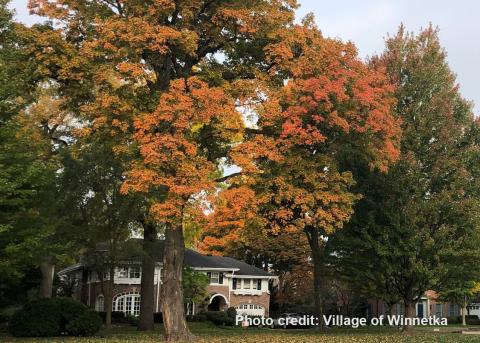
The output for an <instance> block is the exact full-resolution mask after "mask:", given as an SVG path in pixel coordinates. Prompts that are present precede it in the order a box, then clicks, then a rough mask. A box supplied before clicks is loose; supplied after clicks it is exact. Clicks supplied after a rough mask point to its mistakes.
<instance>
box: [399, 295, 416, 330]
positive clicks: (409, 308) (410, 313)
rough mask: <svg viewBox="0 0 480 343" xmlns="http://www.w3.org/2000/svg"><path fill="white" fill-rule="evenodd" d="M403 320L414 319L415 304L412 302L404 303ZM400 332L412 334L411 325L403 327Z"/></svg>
mask: <svg viewBox="0 0 480 343" xmlns="http://www.w3.org/2000/svg"><path fill="white" fill-rule="evenodd" d="M405 318H415V302H414V301H413V300H406V301H405ZM402 332H404V333H412V332H413V325H404V326H403V328H402Z"/></svg>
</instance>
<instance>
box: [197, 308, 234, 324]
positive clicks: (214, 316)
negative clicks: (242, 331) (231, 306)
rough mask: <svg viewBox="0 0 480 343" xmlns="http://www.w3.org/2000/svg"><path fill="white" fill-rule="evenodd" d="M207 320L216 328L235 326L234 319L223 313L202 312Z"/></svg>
mask: <svg viewBox="0 0 480 343" xmlns="http://www.w3.org/2000/svg"><path fill="white" fill-rule="evenodd" d="M204 313H205V316H206V318H207V320H209V321H211V322H212V323H214V324H215V325H217V326H220V325H223V326H232V325H234V324H235V319H234V318H230V317H229V316H228V315H227V312H225V311H207V312H204Z"/></svg>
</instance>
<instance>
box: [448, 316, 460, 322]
mask: <svg viewBox="0 0 480 343" xmlns="http://www.w3.org/2000/svg"><path fill="white" fill-rule="evenodd" d="M447 323H448V324H458V323H459V321H458V317H457V316H451V317H447Z"/></svg>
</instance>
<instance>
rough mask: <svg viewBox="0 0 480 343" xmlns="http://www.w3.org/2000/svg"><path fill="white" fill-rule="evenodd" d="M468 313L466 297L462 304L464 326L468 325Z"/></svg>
mask: <svg viewBox="0 0 480 343" xmlns="http://www.w3.org/2000/svg"><path fill="white" fill-rule="evenodd" d="M466 313H467V299H466V297H464V298H463V302H462V326H466V325H467V319H466V317H465V315H466Z"/></svg>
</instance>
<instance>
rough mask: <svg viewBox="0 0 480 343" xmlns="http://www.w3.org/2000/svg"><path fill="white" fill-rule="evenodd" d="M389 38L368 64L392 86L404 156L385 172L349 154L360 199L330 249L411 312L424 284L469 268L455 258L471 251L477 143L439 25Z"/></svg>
mask: <svg viewBox="0 0 480 343" xmlns="http://www.w3.org/2000/svg"><path fill="white" fill-rule="evenodd" d="M386 44H387V49H386V51H385V52H384V53H383V55H382V56H380V57H379V58H375V59H374V60H373V61H372V63H373V64H375V65H377V66H382V67H384V68H386V71H387V74H388V75H389V78H390V79H391V81H392V82H393V83H395V84H396V86H397V88H396V92H395V96H396V99H397V105H396V112H397V114H398V115H399V117H400V118H401V119H402V129H403V135H402V140H401V155H400V158H399V160H398V161H397V162H396V163H395V165H393V166H392V167H390V169H389V172H388V174H380V173H376V172H371V171H369V170H368V168H366V167H365V166H362V165H361V164H360V163H354V162H353V161H348V162H346V163H348V164H349V165H351V166H352V167H351V169H352V170H355V171H356V172H355V174H356V175H357V180H358V192H360V193H362V194H363V195H364V198H363V199H362V200H361V201H360V202H359V203H358V204H357V206H356V209H355V215H354V217H353V218H352V220H351V221H350V224H349V225H348V229H347V230H344V232H343V234H344V236H342V235H339V237H338V245H337V246H336V247H335V252H336V256H338V258H339V259H340V261H343V262H342V263H343V265H349V264H350V267H349V268H348V271H349V272H351V273H352V274H351V275H353V277H354V278H356V279H357V280H358V279H360V278H365V279H369V280H370V282H371V283H372V284H373V292H372V295H374V296H377V295H379V294H382V295H383V297H384V299H386V300H387V298H386V297H385V296H386V295H387V293H390V294H393V295H394V297H393V298H394V299H393V300H394V301H395V300H397V299H401V301H402V302H403V303H404V305H405V307H406V311H405V312H406V316H407V317H413V316H415V303H416V301H417V300H418V299H419V298H420V297H421V296H422V295H423V294H424V293H425V291H427V290H429V289H437V290H438V289H439V288H441V287H442V285H446V284H448V283H449V281H447V280H449V279H451V277H453V278H455V279H456V280H464V279H465V277H466V275H465V274H464V275H459V274H458V273H460V274H462V273H464V272H466V271H467V269H466V268H465V269H464V268H461V267H460V266H462V265H463V264H464V263H465V265H467V264H468V261H473V260H474V259H475V257H476V255H477V253H476V251H475V250H476V249H474V248H473V246H475V245H476V244H478V243H477V242H478V229H477V228H478V222H477V219H476V218H477V216H478V210H479V207H478V206H479V202H478V197H477V187H478V185H477V183H478V180H477V179H478V176H477V175H478V172H477V171H476V167H472V165H473V164H474V163H473V160H476V158H477V156H476V154H477V153H476V151H477V150H478V147H477V142H475V140H472V139H471V136H472V129H474V128H475V125H474V122H473V115H472V113H471V107H470V104H469V103H468V102H466V101H465V100H464V99H463V98H462V97H461V96H460V94H459V90H458V86H457V85H456V84H455V76H454V75H453V73H452V72H451V71H450V69H449V67H448V65H447V62H446V58H445V56H446V54H445V52H444V50H443V49H442V48H441V46H440V42H439V39H438V34H437V31H436V30H435V29H433V28H432V27H429V28H427V29H425V30H423V31H421V32H420V33H419V34H418V35H417V36H414V35H413V34H409V33H406V32H405V30H404V28H403V26H402V27H400V30H399V32H398V33H397V35H396V36H394V37H391V38H389V39H388V40H387V42H386ZM472 159H473V160H472ZM355 261H356V262H357V263H355ZM470 266H471V268H468V272H467V273H471V275H472V276H473V277H475V275H477V268H476V263H472V264H471V265H470ZM455 270H457V271H455ZM450 281H451V280H450ZM389 297H391V295H390V296H389ZM411 329H412V328H411V327H408V326H407V327H405V328H404V330H405V331H410V330H411Z"/></svg>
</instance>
